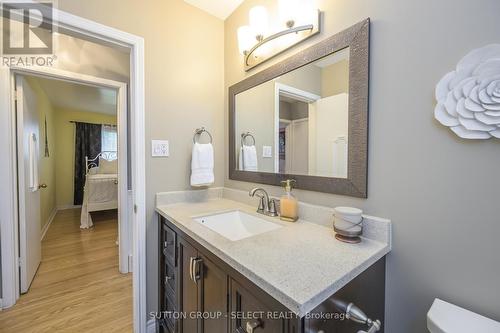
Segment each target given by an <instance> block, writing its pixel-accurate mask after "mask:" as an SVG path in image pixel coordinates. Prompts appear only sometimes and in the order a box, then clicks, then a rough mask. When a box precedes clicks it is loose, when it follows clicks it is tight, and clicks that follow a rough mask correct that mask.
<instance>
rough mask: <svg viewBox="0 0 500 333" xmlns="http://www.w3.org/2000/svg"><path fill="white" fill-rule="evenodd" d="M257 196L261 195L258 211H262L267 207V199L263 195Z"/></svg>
mask: <svg viewBox="0 0 500 333" xmlns="http://www.w3.org/2000/svg"><path fill="white" fill-rule="evenodd" d="M257 197H259V207H258V208H257V212H260V213H262V212H264V210H265V209H266V200H265V197H264V196H263V195H259V194H257Z"/></svg>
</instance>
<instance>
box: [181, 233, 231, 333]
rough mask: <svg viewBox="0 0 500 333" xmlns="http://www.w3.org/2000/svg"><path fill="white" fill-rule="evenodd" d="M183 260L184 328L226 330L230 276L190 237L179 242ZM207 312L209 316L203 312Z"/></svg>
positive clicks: (182, 330) (203, 330) (185, 330)
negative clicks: (190, 241)
mask: <svg viewBox="0 0 500 333" xmlns="http://www.w3.org/2000/svg"><path fill="white" fill-rule="evenodd" d="M178 247H179V258H180V262H181V267H180V269H179V270H180V272H182V273H181V276H182V278H181V280H180V281H181V285H180V288H179V289H180V290H181V292H180V294H181V296H180V299H181V302H180V308H181V309H182V311H183V312H185V313H186V317H185V318H182V320H181V321H180V331H181V332H198V333H203V332H226V331H227V318H226V317H225V314H226V313H227V308H228V300H227V295H228V276H227V274H226V273H225V272H224V271H223V270H222V269H220V268H219V267H217V265H215V264H214V263H213V262H212V261H210V259H208V258H207V257H205V256H204V255H203V254H202V253H200V252H198V250H197V249H196V248H194V247H193V246H192V245H190V244H189V243H188V242H187V241H185V240H184V239H182V238H180V239H179V242H178ZM203 314H207V315H208V316H203Z"/></svg>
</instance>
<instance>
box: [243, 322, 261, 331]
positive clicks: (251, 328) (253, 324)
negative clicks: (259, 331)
mask: <svg viewBox="0 0 500 333" xmlns="http://www.w3.org/2000/svg"><path fill="white" fill-rule="evenodd" d="M261 326H262V323H261V321H260V320H258V319H257V320H255V321H247V326H246V329H247V333H253V332H254V330H255V329H256V328H259V327H261Z"/></svg>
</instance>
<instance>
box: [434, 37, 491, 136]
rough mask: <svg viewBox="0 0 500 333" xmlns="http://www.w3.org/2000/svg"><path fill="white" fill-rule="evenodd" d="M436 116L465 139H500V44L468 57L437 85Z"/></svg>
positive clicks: (480, 49) (474, 51)
mask: <svg viewBox="0 0 500 333" xmlns="http://www.w3.org/2000/svg"><path fill="white" fill-rule="evenodd" d="M436 100H437V102H438V103H437V105H436V108H435V110H434V116H435V117H436V119H437V120H438V121H439V122H440V123H441V124H443V125H444V126H447V127H450V129H451V130H452V131H453V132H455V134H456V135H458V136H459V137H461V138H464V139H489V138H491V137H495V138H499V139H500V44H491V45H487V46H485V47H482V48H479V49H476V50H473V51H471V52H470V53H469V54H467V55H466V56H465V57H464V58H463V59H462V60H460V62H459V63H458V65H457V68H456V69H455V70H454V71H452V72H449V73H448V74H446V75H445V76H444V77H443V78H442V79H441V80H440V81H439V83H438V84H437V86H436Z"/></svg>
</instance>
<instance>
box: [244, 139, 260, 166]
mask: <svg viewBox="0 0 500 333" xmlns="http://www.w3.org/2000/svg"><path fill="white" fill-rule="evenodd" d="M243 170H245V171H258V163H257V148H255V146H246V145H243Z"/></svg>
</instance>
